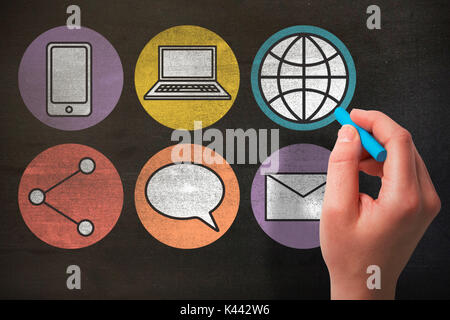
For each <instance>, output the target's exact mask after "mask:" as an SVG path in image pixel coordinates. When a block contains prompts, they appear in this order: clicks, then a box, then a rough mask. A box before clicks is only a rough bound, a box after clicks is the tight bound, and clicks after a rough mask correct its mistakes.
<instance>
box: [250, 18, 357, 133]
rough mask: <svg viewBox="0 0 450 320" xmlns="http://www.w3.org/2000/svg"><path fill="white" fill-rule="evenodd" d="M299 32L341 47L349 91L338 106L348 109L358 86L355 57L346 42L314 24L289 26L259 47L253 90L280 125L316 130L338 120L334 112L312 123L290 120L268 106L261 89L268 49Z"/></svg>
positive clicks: (254, 64)
mask: <svg viewBox="0 0 450 320" xmlns="http://www.w3.org/2000/svg"><path fill="white" fill-rule="evenodd" d="M298 33H310V34H313V35H314V34H316V35H318V36H321V37H323V38H325V39H326V40H328V41H330V42H331V43H332V44H333V45H334V46H336V48H337V49H339V51H340V53H341V54H342V56H343V57H344V60H345V63H346V65H347V69H348V87H347V91H346V93H345V97H344V99H343V100H342V102H341V103H340V104H339V105H337V106H336V107H341V108H343V109H347V107H348V106H349V104H350V101H351V100H352V98H353V94H354V93H355V87H356V69H355V63H354V62H353V58H352V56H351V54H350V51H348V49H347V47H346V46H345V44H344V43H343V42H342V41H341V40H339V39H338V38H337V37H336V36H335V35H334V34H332V33H331V32H328V31H327V30H325V29H322V28H319V27H314V26H293V27H289V28H286V29H283V30H280V31H278V32H277V33H275V34H274V35H272V36H271V37H270V38H269V39H267V40H266V41H265V42H264V43H263V45H262V46H261V48H259V50H258V53H257V54H256V56H255V59H254V60H253V65H252V72H251V84H252V91H253V96H254V97H255V100H256V102H257V103H258V106H259V107H260V108H261V110H262V111H263V112H264V113H265V114H266V116H268V117H269V118H270V119H271V120H272V121H274V122H276V123H278V124H279V125H281V126H283V127H285V128H288V129H292V130H301V131H306V130H315V129H319V128H322V127H324V126H326V125H328V124H330V123H331V122H333V121H334V120H336V117H335V115H334V112H331V113H330V114H329V115H328V116H327V117H326V118H324V119H322V120H319V121H316V122H312V123H297V122H294V121H289V120H286V119H283V118H281V117H280V116H279V115H277V114H276V113H275V112H274V111H272V109H270V108H269V106H267V104H266V102H265V101H264V98H263V97H262V95H261V92H260V90H259V79H258V76H259V68H260V66H261V63H262V59H263V58H264V56H265V55H266V53H267V51H268V50H270V49H271V48H272V46H273V45H274V44H275V43H277V42H278V41H279V40H281V39H284V38H286V37H288V36H290V35H293V34H298Z"/></svg>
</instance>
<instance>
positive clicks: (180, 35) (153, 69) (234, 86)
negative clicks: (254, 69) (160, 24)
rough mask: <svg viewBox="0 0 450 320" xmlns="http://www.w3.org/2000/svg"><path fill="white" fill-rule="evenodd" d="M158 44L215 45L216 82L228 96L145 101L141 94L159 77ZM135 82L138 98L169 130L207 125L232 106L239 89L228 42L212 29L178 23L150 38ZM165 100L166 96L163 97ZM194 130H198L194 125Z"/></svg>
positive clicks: (137, 70)
mask: <svg viewBox="0 0 450 320" xmlns="http://www.w3.org/2000/svg"><path fill="white" fill-rule="evenodd" d="M159 46H212V47H215V51H216V53H215V56H216V66H217V68H216V70H217V71H216V81H217V82H218V83H219V85H220V86H222V88H223V89H225V91H226V92H227V93H228V94H229V95H230V98H229V99H228V100H196V98H192V100H146V99H144V96H145V95H146V94H147V92H148V91H149V90H150V89H151V88H152V87H153V86H154V85H155V84H156V83H157V82H158V80H159V58H158V55H159ZM134 83H135V86H136V93H137V95H138V98H139V101H140V102H141V104H142V106H143V107H144V109H145V111H147V113H148V114H149V115H150V116H152V117H153V118H154V119H155V120H156V121H158V122H159V123H161V124H162V125H165V126H167V127H170V128H172V129H186V130H193V129H194V121H201V123H202V124H201V127H202V128H203V127H207V126H210V125H211V124H213V123H215V122H216V121H218V120H219V119H221V118H222V117H223V116H224V115H225V114H226V113H227V112H228V110H229V109H230V108H231V106H232V105H233V102H234V100H235V99H236V96H237V93H238V90H239V66H238V62H237V60H236V57H235V56H234V53H233V51H232V50H231V48H230V47H229V46H228V44H227V43H226V42H225V41H224V40H223V39H222V38H221V37H220V36H218V35H217V34H215V33H214V32H212V31H210V30H208V29H205V28H202V27H198V26H187V25H186V26H177V27H172V28H169V29H167V30H164V31H163V32H161V33H159V34H157V35H156V36H155V37H154V38H153V39H151V40H150V41H149V42H148V43H147V44H146V46H145V47H144V49H143V50H142V52H141V54H140V55H139V58H138V61H137V63H136V69H135V74H134ZM166 99H167V98H166ZM196 129H198V128H197V127H196Z"/></svg>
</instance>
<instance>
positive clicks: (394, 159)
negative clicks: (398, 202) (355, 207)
mask: <svg viewBox="0 0 450 320" xmlns="http://www.w3.org/2000/svg"><path fill="white" fill-rule="evenodd" d="M350 116H351V118H352V120H353V121H354V122H355V123H356V124H357V125H358V126H360V127H362V128H364V129H365V130H367V131H370V132H372V134H373V135H374V137H375V139H377V140H378V141H379V142H380V143H381V144H383V145H384V147H385V148H386V150H387V158H386V161H385V162H384V164H383V177H382V178H383V186H382V189H384V190H382V191H389V192H391V191H394V192H396V193H397V194H398V193H404V190H411V188H416V190H418V180H417V173H416V164H415V154H414V144H413V142H412V138H411V134H410V133H409V132H408V131H407V130H406V129H404V128H403V127H402V126H400V125H399V124H398V123H396V122H395V121H394V120H392V119H391V118H389V117H388V116H387V115H385V114H384V113H381V112H379V111H372V110H371V111H366V110H361V109H353V110H352V112H351V114H350Z"/></svg>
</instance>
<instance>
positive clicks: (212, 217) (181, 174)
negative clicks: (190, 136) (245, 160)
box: [134, 144, 239, 249]
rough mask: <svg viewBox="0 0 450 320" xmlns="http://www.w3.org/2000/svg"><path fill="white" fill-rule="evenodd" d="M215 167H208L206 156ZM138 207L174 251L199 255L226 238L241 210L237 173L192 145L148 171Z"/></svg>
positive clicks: (157, 159) (160, 157)
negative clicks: (193, 250)
mask: <svg viewBox="0 0 450 320" xmlns="http://www.w3.org/2000/svg"><path fill="white" fill-rule="evenodd" d="M205 155H206V156H207V157H208V158H209V159H211V158H214V161H206V156H205ZM134 198H135V203H136V210H137V213H138V215H139V218H140V220H141V222H142V224H143V225H144V227H145V228H146V229H147V231H148V232H149V233H150V234H151V235H152V236H153V237H155V238H156V239H157V240H159V241H161V242H162V243H165V244H166V245H168V246H171V247H175V248H180V249H194V248H199V247H203V246H206V245H208V244H210V243H212V242H214V241H216V240H217V239H219V238H220V237H221V236H223V235H224V233H225V232H226V231H227V230H228V228H229V227H230V226H231V224H232V223H233V221H234V219H235V217H236V214H237V211H238V208H239V185H238V181H237V179H236V176H235V174H234V171H233V169H232V168H231V167H230V165H229V164H228V163H227V162H226V160H225V159H223V158H222V157H221V156H220V155H219V154H217V153H215V152H214V151H213V150H211V149H209V148H206V147H203V146H200V145H190V144H180V145H175V146H171V147H168V148H165V149H163V150H161V151H160V152H158V153H157V154H156V155H154V156H153V157H152V158H151V159H150V160H149V161H148V162H147V163H146V164H145V165H144V167H143V168H142V170H141V173H140V174H139V177H138V180H137V182H136V189H135V195H134Z"/></svg>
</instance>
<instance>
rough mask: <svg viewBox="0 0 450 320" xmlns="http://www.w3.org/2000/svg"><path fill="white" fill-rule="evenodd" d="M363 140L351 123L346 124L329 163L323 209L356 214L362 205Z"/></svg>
mask: <svg viewBox="0 0 450 320" xmlns="http://www.w3.org/2000/svg"><path fill="white" fill-rule="evenodd" d="M360 156H361V140H360V138H359V134H358V131H357V130H356V129H355V128H354V127H353V126H351V125H345V126H343V127H342V128H341V129H340V130H339V132H338V138H337V141H336V144H335V146H334V149H333V151H332V152H331V155H330V160H329V162H328V172H327V184H326V190H325V198H324V203H323V212H325V213H326V212H337V213H338V214H339V215H349V216H350V217H351V216H353V215H354V214H356V213H357V212H358V208H359V161H360Z"/></svg>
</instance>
